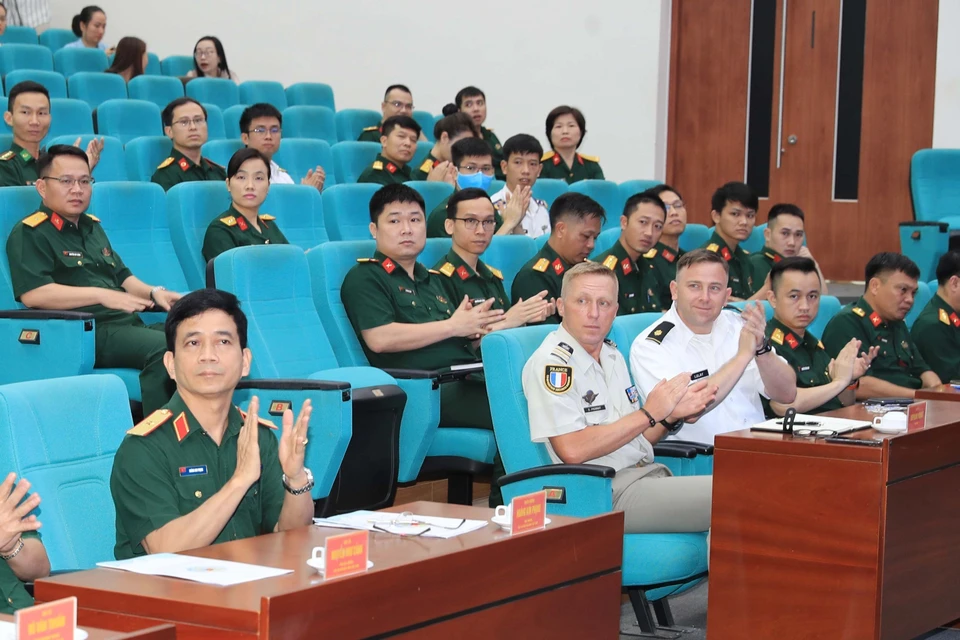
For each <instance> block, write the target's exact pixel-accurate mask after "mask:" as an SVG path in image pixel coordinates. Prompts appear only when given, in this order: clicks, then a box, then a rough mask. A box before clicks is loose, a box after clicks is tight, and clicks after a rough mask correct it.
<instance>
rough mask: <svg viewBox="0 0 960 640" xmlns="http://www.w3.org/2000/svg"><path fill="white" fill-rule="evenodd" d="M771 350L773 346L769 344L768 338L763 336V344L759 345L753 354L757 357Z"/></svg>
mask: <svg viewBox="0 0 960 640" xmlns="http://www.w3.org/2000/svg"><path fill="white" fill-rule="evenodd" d="M772 350H773V347H771V346H770V338H764V339H763V344H761V345H760V348H759V349H757V350H756V352H755V353H754V355H755V356H757V357H759V356H762V355H763V354H765V353H770V352H771V351H772Z"/></svg>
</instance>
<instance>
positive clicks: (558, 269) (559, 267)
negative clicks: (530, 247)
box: [550, 258, 566, 276]
mask: <svg viewBox="0 0 960 640" xmlns="http://www.w3.org/2000/svg"><path fill="white" fill-rule="evenodd" d="M550 266H551V267H553V271H554V273H556V274H557V275H558V276H559V275H563V272H564V271H565V270H566V269H565V268H564V266H563V262H562V261H561V260H560V258H557V259H556V260H554V261H553V263H552V264H551V265H550Z"/></svg>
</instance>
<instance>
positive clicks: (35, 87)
mask: <svg viewBox="0 0 960 640" xmlns="http://www.w3.org/2000/svg"><path fill="white" fill-rule="evenodd" d="M22 93H42V94H43V95H44V96H46V98H47V104H50V92H49V91H47V88H46V87H45V86H43V85H42V84H40V83H39V82H34V81H33V80H24V81H23V82H18V83H17V84H15V85H13V88H12V89H10V94H9V95H8V96H7V111H11V112H12V111H13V106H14V103H16V101H17V98H18V97H20V94H22Z"/></svg>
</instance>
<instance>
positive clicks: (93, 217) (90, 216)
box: [87, 213, 100, 222]
mask: <svg viewBox="0 0 960 640" xmlns="http://www.w3.org/2000/svg"><path fill="white" fill-rule="evenodd" d="M87 217H88V218H90V219H91V220H93V221H94V222H100V218H98V217H97V216H95V215H93V214H92V213H88V214H87Z"/></svg>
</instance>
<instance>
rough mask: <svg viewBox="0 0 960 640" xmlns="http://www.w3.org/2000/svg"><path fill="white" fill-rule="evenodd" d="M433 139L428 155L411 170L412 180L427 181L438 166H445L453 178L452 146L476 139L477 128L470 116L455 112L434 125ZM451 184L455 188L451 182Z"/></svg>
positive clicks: (454, 175)
mask: <svg viewBox="0 0 960 640" xmlns="http://www.w3.org/2000/svg"><path fill="white" fill-rule="evenodd" d="M433 137H434V139H435V140H436V142H434V143H433V147H431V149H430V153H429V154H427V157H426V158H425V159H424V161H423V162H422V163H420V166H419V167H418V168H416V169H414V170H413V179H414V180H428V179H429V177H430V174H431V173H432V172H433V170H434V169H436V168H437V167H439V166H440V165H447V167H449V168H448V169H447V172H448V175H449V176H450V177H451V179H453V178H455V177H456V175H457V173H456V170H455V169H453V166H454V165H453V145H455V144H456V143H457V142H459V141H460V140H465V139H467V138H470V139H477V128H476V127H475V126H474V125H473V120H471V119H470V116H468V115H467V114H465V113H460V112H456V113H453V114H451V115H448V116H444V117H443V118H440V119H439V120H437V121H436V123H434V125H433ZM451 184H453V185H454V186H456V184H455V182H453V180H451Z"/></svg>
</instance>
